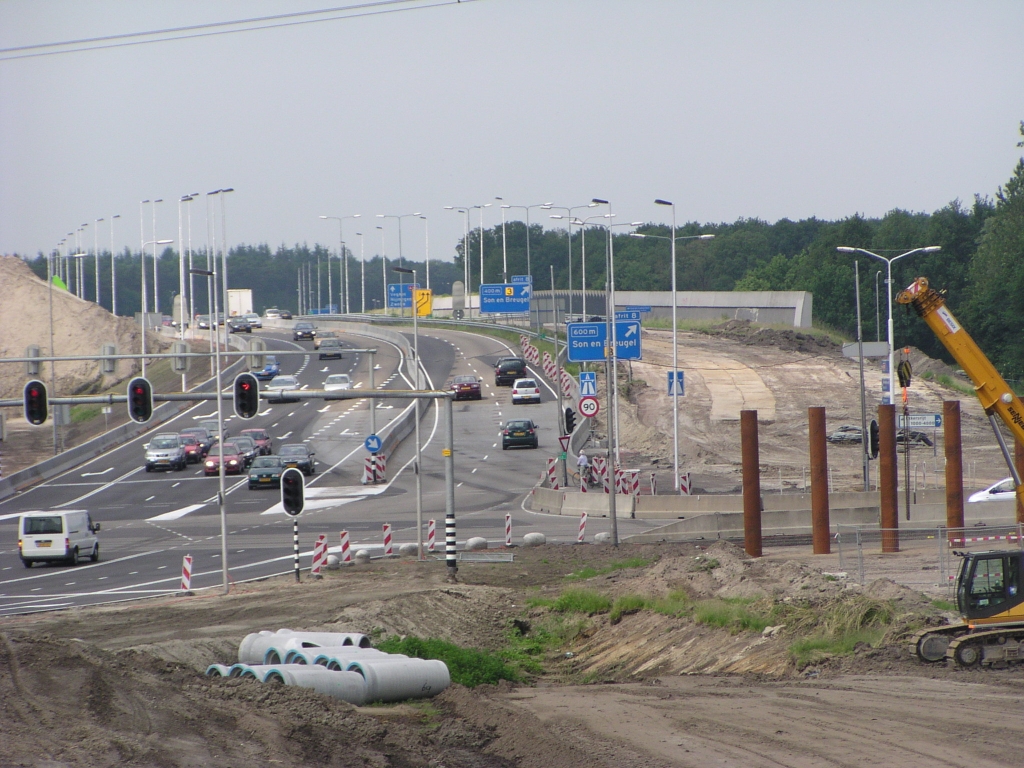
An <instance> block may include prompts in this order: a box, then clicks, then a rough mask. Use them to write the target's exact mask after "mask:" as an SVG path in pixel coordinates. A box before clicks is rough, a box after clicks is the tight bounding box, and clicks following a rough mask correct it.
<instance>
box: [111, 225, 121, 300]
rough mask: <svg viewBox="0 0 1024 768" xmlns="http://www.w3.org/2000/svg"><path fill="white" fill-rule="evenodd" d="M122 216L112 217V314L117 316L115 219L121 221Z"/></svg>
mask: <svg viewBox="0 0 1024 768" xmlns="http://www.w3.org/2000/svg"><path fill="white" fill-rule="evenodd" d="M120 218H121V214H119V213H115V214H114V215H113V216H111V217H110V314H112V315H115V316H116V315H117V262H116V261H115V260H114V219H120Z"/></svg>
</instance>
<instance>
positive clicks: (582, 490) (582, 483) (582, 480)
mask: <svg viewBox="0 0 1024 768" xmlns="http://www.w3.org/2000/svg"><path fill="white" fill-rule="evenodd" d="M586 492H587V478H586V476H585V475H580V493H586Z"/></svg>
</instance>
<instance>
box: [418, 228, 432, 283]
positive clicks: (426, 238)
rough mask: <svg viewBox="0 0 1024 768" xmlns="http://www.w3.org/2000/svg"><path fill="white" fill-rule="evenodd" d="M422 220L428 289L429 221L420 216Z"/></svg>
mask: <svg viewBox="0 0 1024 768" xmlns="http://www.w3.org/2000/svg"><path fill="white" fill-rule="evenodd" d="M420 218H421V219H422V220H423V253H424V255H425V257H426V259H425V260H426V262H427V290H428V291H429V290H430V222H429V221H427V217H426V216H420Z"/></svg>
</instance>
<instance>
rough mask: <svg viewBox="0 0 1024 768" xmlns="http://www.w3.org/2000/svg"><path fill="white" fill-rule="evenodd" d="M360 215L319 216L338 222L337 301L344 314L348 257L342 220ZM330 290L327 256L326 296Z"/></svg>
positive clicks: (329, 271) (346, 302)
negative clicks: (338, 282)
mask: <svg viewBox="0 0 1024 768" xmlns="http://www.w3.org/2000/svg"><path fill="white" fill-rule="evenodd" d="M361 215H362V214H360V213H353V214H352V215H351V216H321V217H320V218H321V219H333V220H334V221H336V222H338V258H339V259H340V261H339V262H338V268H339V272H338V280H339V281H341V288H340V289H341V292H342V294H343V296H342V297H341V299H340V300H339V301H338V311H339V312H344V313H345V314H348V309H349V307H348V294H349V287H348V259H346V258H345V231H344V221H345V219H358V218H359V217H360V216H361ZM342 264H344V267H342ZM331 291H332V287H331V262H330V259H329V258H328V261H327V295H328V297H329V296H330V295H331ZM327 303H328V304H330V303H331V300H330V298H328V299H327Z"/></svg>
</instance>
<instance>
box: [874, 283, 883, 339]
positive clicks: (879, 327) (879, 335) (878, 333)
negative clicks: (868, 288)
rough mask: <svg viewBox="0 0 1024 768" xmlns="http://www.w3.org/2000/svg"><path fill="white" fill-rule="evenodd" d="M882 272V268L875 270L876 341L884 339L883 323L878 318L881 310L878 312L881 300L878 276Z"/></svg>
mask: <svg viewBox="0 0 1024 768" xmlns="http://www.w3.org/2000/svg"><path fill="white" fill-rule="evenodd" d="M881 274H882V270H880V269H876V270H875V341H881V340H882V325H881V322H880V321H879V319H878V318H879V312H878V306H879V301H878V278H879V276H880V275H881Z"/></svg>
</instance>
